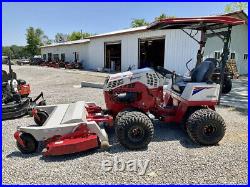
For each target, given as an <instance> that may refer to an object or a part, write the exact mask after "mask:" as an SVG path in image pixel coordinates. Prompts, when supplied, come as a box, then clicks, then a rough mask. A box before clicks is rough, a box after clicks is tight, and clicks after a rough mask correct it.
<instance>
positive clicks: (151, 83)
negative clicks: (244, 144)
mask: <svg viewBox="0 0 250 187" xmlns="http://www.w3.org/2000/svg"><path fill="white" fill-rule="evenodd" d="M240 24H244V21H242V20H240V19H237V18H233V17H228V16H211V17H202V18H173V19H172V18H171V19H165V20H161V21H157V22H155V23H153V24H151V25H150V26H149V27H148V29H193V30H204V29H212V30H213V31H214V32H215V33H216V31H218V30H220V29H225V33H224V35H223V37H224V39H223V41H224V47H223V53H222V61H221V62H220V63H221V65H222V68H221V69H220V70H221V72H220V74H221V76H222V80H223V78H224V77H223V76H224V70H225V68H224V67H225V64H226V63H227V58H228V54H229V41H230V36H231V29H232V26H235V25H240ZM219 32H220V31H219ZM215 68H216V67H215V63H214V62H213V59H206V60H205V61H203V62H201V63H199V64H198V65H197V66H196V67H195V68H194V70H193V71H192V72H191V76H190V77H183V76H180V75H177V74H176V73H175V72H171V71H169V70H166V69H164V68H163V67H157V68H155V69H152V68H142V69H137V70H132V71H127V72H123V73H117V74H113V75H110V76H109V77H108V78H107V79H106V81H105V83H104V88H103V91H104V99H105V103H106V109H105V110H104V109H102V108H101V107H99V106H97V105H96V104H94V103H92V102H88V103H86V102H83V101H80V102H76V103H71V104H63V105H55V106H51V107H50V106H46V107H37V108H35V109H33V114H34V118H35V121H36V124H37V126H34V125H33V126H28V127H27V126H23V127H18V128H17V131H16V133H15V134H14V137H15V139H16V140H17V147H18V148H19V150H20V151H21V152H22V153H34V152H36V150H37V149H38V147H39V143H42V145H44V147H45V152H44V155H46V156H49V155H63V154H70V153H76V152H81V151H85V150H88V149H92V148H102V147H108V146H109V142H108V136H107V133H106V131H105V128H104V127H105V126H106V128H109V127H110V128H111V127H114V128H115V132H116V136H117V139H118V141H119V142H120V144H121V145H123V146H124V147H126V148H128V149H132V150H135V149H142V148H146V147H147V146H148V144H149V143H150V142H151V140H152V138H153V135H154V126H153V123H152V120H151V119H150V117H149V116H150V115H149V114H152V115H153V116H154V117H155V119H158V120H160V121H162V122H165V123H175V124H178V125H180V126H181V127H183V129H184V130H185V131H186V132H187V134H188V135H189V137H190V138H191V140H193V141H194V142H195V143H197V144H200V145H205V146H209V145H216V144H218V143H219V142H220V140H221V139H222V138H223V137H224V134H225V130H226V126H225V122H224V120H223V118H222V117H221V116H220V115H219V114H218V113H217V112H216V111H215V106H216V104H218V103H219V101H220V90H221V89H222V87H221V85H219V84H216V83H214V82H213V81H211V77H212V75H213V73H214V70H215ZM166 77H170V78H171V80H172V81H171V82H170V83H169V84H168V86H167V89H166V90H165V92H163V82H164V79H165V78H166ZM222 82H223V81H222ZM42 116H43V117H42ZM113 119H114V120H113ZM37 121H38V123H37Z"/></svg>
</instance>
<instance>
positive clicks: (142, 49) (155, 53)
mask: <svg viewBox="0 0 250 187" xmlns="http://www.w3.org/2000/svg"><path fill="white" fill-rule="evenodd" d="M164 53H165V37H157V38H146V39H139V64H138V67H139V68H144V67H157V66H161V67H164Z"/></svg>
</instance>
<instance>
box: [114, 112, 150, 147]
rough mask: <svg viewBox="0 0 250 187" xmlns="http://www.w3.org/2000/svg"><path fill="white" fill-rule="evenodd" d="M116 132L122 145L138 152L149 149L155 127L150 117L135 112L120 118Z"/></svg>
mask: <svg viewBox="0 0 250 187" xmlns="http://www.w3.org/2000/svg"><path fill="white" fill-rule="evenodd" d="M115 132H116V136H117V138H118V141H119V142H120V144H121V145H123V146H124V147H126V148H128V149H132V150H136V149H142V148H146V147H147V145H148V144H149V143H150V141H151V140H152V138H153V135H154V126H153V123H152V122H151V120H150V119H149V117H148V116H146V115H145V114H143V113H142V112H137V111H133V112H127V113H125V114H123V115H122V116H121V117H120V119H119V121H118V124H116V128H115Z"/></svg>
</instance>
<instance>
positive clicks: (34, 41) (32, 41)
mask: <svg viewBox="0 0 250 187" xmlns="http://www.w3.org/2000/svg"><path fill="white" fill-rule="evenodd" d="M42 36H43V31H42V30H41V29H34V28H33V27H29V28H28V29H27V33H26V40H27V46H26V49H27V51H28V53H29V56H34V55H37V54H40V49H39V46H41V45H43V44H42V42H41V39H42Z"/></svg>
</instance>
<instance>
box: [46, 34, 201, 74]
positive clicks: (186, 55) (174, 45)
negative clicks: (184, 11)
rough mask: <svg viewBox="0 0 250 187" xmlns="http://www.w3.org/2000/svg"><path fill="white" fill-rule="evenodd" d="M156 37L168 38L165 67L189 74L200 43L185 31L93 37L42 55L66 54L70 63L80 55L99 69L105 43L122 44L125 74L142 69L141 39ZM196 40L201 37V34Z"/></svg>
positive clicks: (91, 66)
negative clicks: (139, 49) (131, 70)
mask: <svg viewBox="0 0 250 187" xmlns="http://www.w3.org/2000/svg"><path fill="white" fill-rule="evenodd" d="M152 37H165V57H164V59H165V60H164V67H165V68H167V69H169V70H172V71H176V72H177V73H180V74H184V73H185V72H186V71H187V69H186V66H185V62H187V61H188V60H189V59H191V58H192V59H193V61H192V62H191V63H190V67H193V66H194V63H195V59H196V53H197V50H198V44H197V43H196V42H195V41H194V40H193V39H191V38H190V37H189V36H187V35H186V34H185V33H184V32H183V31H181V30H157V31H146V32H137V33H131V34H124V35H117V36H114V35H113V36H106V37H100V38H92V39H91V41H90V42H88V43H81V44H74V45H63V46H54V47H46V48H42V49H41V51H42V54H46V55H47V58H48V53H49V52H51V53H52V54H59V55H60V54H61V53H65V56H66V61H73V60H74V54H73V53H74V52H79V54H80V62H82V63H83V66H84V68H86V69H97V68H98V67H100V68H102V67H104V43H105V42H114V41H121V50H122V51H121V52H122V54H121V55H122V57H121V68H122V71H126V70H127V68H128V67H129V65H134V66H135V68H138V62H139V59H138V58H139V56H138V42H139V39H145V38H152ZM196 37H197V38H199V33H198V34H197V35H196Z"/></svg>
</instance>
